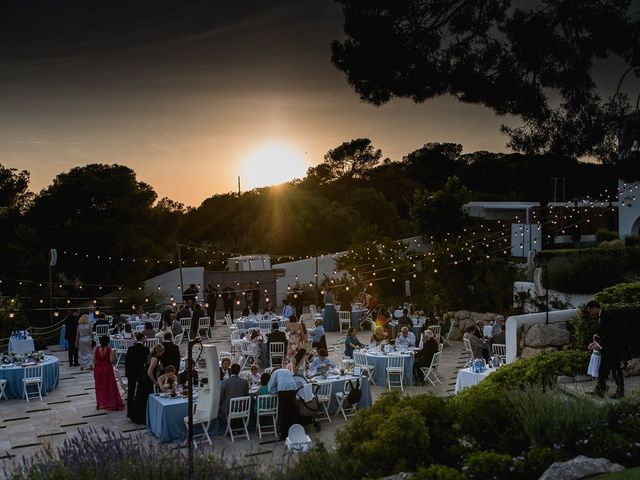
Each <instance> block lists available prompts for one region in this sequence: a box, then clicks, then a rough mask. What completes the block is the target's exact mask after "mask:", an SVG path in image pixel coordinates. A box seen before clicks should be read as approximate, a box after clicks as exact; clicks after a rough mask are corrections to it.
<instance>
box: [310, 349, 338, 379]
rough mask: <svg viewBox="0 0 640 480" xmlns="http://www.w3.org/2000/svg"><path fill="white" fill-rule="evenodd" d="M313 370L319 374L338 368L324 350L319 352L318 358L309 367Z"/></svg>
mask: <svg viewBox="0 0 640 480" xmlns="http://www.w3.org/2000/svg"><path fill="white" fill-rule="evenodd" d="M309 368H310V369H311V370H315V371H316V372H318V373H327V372H328V371H329V370H330V369H332V368H336V364H335V363H333V362H332V361H331V360H329V354H328V353H327V351H326V350H325V349H324V348H321V349H320V350H318V356H317V357H316V358H315V360H314V361H313V362H311V365H310V366H309Z"/></svg>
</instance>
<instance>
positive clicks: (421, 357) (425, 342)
mask: <svg viewBox="0 0 640 480" xmlns="http://www.w3.org/2000/svg"><path fill="white" fill-rule="evenodd" d="M438 351H440V345H438V341H437V340H436V338H435V335H434V334H433V331H431V330H428V329H427V330H425V332H424V334H423V335H422V349H421V350H420V351H418V352H417V353H416V355H415V359H414V361H413V378H414V381H415V382H416V385H421V384H422V383H424V379H423V378H422V372H421V371H420V368H421V367H429V366H430V365H431V359H432V358H433V355H434V354H436V353H438Z"/></svg>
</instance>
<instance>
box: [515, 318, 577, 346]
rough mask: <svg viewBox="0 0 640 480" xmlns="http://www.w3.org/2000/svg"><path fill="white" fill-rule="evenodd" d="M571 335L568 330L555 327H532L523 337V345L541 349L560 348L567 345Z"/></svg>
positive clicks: (540, 325) (539, 325)
mask: <svg viewBox="0 0 640 480" xmlns="http://www.w3.org/2000/svg"><path fill="white" fill-rule="evenodd" d="M570 337H571V335H570V334H569V331H568V330H565V329H563V328H559V327H557V326H555V325H542V324H538V325H533V326H532V327H531V328H530V329H529V330H527V333H526V335H525V339H524V344H525V345H526V346H527V347H534V348H541V347H548V346H554V347H555V346H561V345H566V344H567V343H569V340H570Z"/></svg>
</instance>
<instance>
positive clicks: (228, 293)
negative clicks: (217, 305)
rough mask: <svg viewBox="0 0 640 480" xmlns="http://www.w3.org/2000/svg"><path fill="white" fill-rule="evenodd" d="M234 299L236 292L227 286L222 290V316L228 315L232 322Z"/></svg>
mask: <svg viewBox="0 0 640 480" xmlns="http://www.w3.org/2000/svg"><path fill="white" fill-rule="evenodd" d="M235 299H236V292H234V291H233V289H232V288H231V287H229V286H226V287H224V288H223V289H222V303H223V305H224V314H225V315H227V314H229V315H230V316H231V320H233V302H234V301H235Z"/></svg>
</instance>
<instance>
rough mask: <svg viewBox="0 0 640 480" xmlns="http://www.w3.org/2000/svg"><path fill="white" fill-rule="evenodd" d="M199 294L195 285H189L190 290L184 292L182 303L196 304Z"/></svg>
mask: <svg viewBox="0 0 640 480" xmlns="http://www.w3.org/2000/svg"><path fill="white" fill-rule="evenodd" d="M198 293H199V291H198V287H196V284H195V283H192V284H191V285H189V288H187V289H186V290H185V291H184V292H182V301H183V302H191V303H195V302H196V298H197V297H198Z"/></svg>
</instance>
